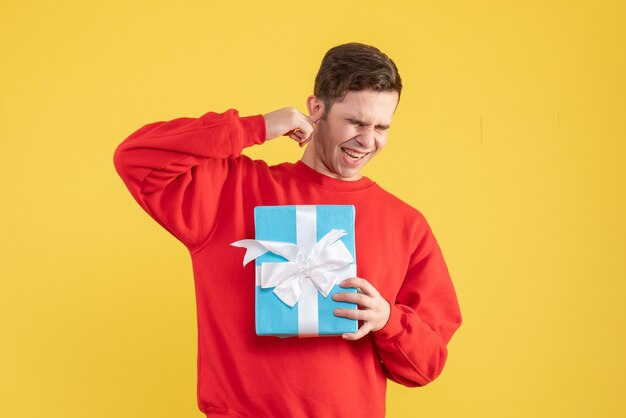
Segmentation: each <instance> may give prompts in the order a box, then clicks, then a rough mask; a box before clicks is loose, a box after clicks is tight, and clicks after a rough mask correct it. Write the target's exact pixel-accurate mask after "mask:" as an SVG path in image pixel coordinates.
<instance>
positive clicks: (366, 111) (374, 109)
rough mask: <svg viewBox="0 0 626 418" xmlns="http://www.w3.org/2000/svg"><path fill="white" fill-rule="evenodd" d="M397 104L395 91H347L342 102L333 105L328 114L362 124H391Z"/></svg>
mask: <svg viewBox="0 0 626 418" xmlns="http://www.w3.org/2000/svg"><path fill="white" fill-rule="evenodd" d="M397 104H398V92H396V91H382V92H381V91H373V90H362V91H349V92H347V93H346V95H345V96H344V98H343V100H341V101H336V102H335V103H333V105H332V106H331V108H330V113H334V114H335V115H336V116H338V117H343V118H356V119H359V120H361V121H364V122H384V123H391V119H392V117H393V113H394V111H395V109H396V105H397Z"/></svg>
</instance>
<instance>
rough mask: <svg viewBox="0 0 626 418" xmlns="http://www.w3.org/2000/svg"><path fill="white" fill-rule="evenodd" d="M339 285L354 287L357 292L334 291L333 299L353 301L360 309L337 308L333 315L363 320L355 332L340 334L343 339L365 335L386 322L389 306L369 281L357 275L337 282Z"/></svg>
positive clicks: (355, 338)
mask: <svg viewBox="0 0 626 418" xmlns="http://www.w3.org/2000/svg"><path fill="white" fill-rule="evenodd" d="M339 286H341V287H344V288H356V289H357V292H358V293H344V292H342V293H335V294H334V295H333V300H335V301H337V302H350V303H355V304H357V305H359V307H361V309H358V310H355V309H342V308H337V309H335V315H337V316H341V317H344V318H349V319H356V320H358V321H362V322H363V325H361V327H360V328H359V329H358V331H357V332H352V333H344V334H342V337H343V338H344V339H346V340H352V341H354V340H358V339H360V338H363V337H365V336H366V335H367V334H369V333H370V331H372V332H373V331H378V330H379V329H381V328H382V327H384V326H385V325H386V324H387V321H388V320H389V315H391V306H390V305H389V302H388V301H387V300H386V299H385V298H383V297H382V296H381V294H380V293H379V292H378V290H376V288H375V287H374V286H372V284H371V283H370V282H368V281H367V280H365V279H362V278H359V277H352V278H350V279H346V280H344V281H342V282H341V283H339Z"/></svg>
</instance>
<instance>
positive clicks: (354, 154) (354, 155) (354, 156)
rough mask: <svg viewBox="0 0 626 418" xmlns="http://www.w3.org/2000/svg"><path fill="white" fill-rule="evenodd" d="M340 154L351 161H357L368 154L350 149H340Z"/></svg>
mask: <svg viewBox="0 0 626 418" xmlns="http://www.w3.org/2000/svg"><path fill="white" fill-rule="evenodd" d="M341 152H342V153H343V154H344V155H345V156H347V157H348V158H349V159H350V160H352V161H359V160H360V159H362V158H363V157H365V156H366V155H367V154H369V152H358V151H355V150H353V149H350V148H341Z"/></svg>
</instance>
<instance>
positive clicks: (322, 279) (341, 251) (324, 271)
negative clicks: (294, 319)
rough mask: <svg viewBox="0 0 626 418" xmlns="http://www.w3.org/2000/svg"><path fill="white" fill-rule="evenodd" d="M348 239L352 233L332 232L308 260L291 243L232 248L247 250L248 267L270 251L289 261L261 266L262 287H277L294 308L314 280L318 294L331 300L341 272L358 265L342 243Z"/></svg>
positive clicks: (242, 243)
mask: <svg viewBox="0 0 626 418" xmlns="http://www.w3.org/2000/svg"><path fill="white" fill-rule="evenodd" d="M345 235H348V233H347V232H346V231H344V230H341V229H333V230H331V231H330V232H329V233H328V234H326V235H325V236H324V237H323V238H322V239H321V240H319V241H318V242H317V243H316V244H315V246H314V247H313V248H312V249H311V253H310V254H309V255H308V256H306V255H305V254H303V253H302V250H301V248H300V247H298V246H297V245H296V244H292V243H290V242H280V241H264V240H255V239H244V240H240V241H237V242H233V243H232V244H230V245H232V246H235V247H241V248H245V249H246V254H245V256H244V259H243V265H244V266H245V265H246V264H248V263H249V262H250V261H252V260H254V259H255V258H257V257H260V256H261V255H263V254H265V253H266V252H268V251H270V252H272V253H275V254H278V255H280V256H282V257H284V258H286V259H287V260H288V261H287V262H277V263H272V262H269V263H265V262H264V263H262V264H261V287H262V288H264V289H265V288H268V287H275V289H274V293H275V294H276V296H278V297H279V298H280V300H282V301H283V302H285V303H286V304H287V305H289V306H292V307H293V306H294V305H295V304H296V303H297V302H298V299H299V298H300V295H301V294H302V286H303V283H304V281H305V280H311V282H312V283H313V284H314V285H315V287H316V288H317V290H318V291H319V292H320V293H321V294H322V295H323V296H324V297H328V294H329V293H330V291H331V289H332V288H333V286H334V285H335V282H336V281H337V278H338V277H339V275H338V273H339V271H338V270H340V269H343V268H344V267H346V266H348V265H350V264H351V263H352V262H353V261H354V259H353V258H352V254H350V251H349V250H348V248H347V247H346V246H345V244H344V243H343V242H342V241H341V240H340V238H341V237H343V236H345Z"/></svg>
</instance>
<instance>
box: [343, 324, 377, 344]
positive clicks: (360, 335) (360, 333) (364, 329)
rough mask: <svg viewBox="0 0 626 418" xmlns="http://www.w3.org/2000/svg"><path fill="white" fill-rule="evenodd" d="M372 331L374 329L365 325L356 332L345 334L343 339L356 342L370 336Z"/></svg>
mask: <svg viewBox="0 0 626 418" xmlns="http://www.w3.org/2000/svg"><path fill="white" fill-rule="evenodd" d="M371 329H372V327H371V326H370V325H369V324H368V323H365V324H363V325H362V326H361V328H359V329H358V330H357V331H356V332H347V333H345V334H342V335H341V337H342V338H343V339H344V340H349V341H356V340H359V339H361V338H363V337H365V336H366V335H367V334H369V332H370V331H371Z"/></svg>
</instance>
